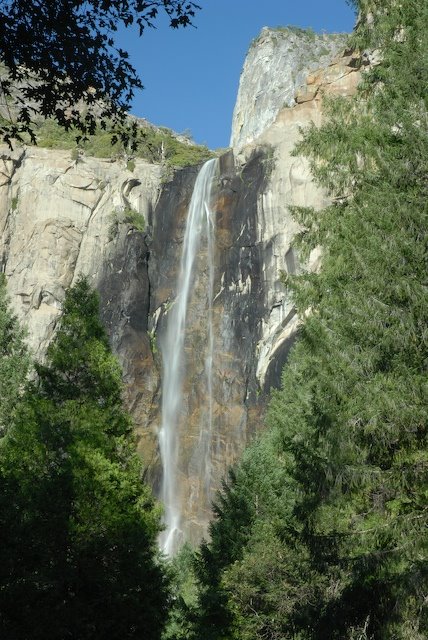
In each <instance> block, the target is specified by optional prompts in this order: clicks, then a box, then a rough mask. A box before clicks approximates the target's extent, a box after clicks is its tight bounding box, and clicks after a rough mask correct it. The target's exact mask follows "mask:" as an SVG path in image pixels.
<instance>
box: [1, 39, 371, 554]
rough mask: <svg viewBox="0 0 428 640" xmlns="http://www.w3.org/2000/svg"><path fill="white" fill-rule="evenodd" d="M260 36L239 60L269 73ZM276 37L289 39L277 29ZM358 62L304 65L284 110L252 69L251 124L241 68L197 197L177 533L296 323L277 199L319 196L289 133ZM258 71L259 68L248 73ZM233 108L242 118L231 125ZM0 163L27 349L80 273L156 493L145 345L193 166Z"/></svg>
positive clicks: (348, 87) (258, 403) (201, 510)
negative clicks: (209, 242) (213, 167)
mask: <svg viewBox="0 0 428 640" xmlns="http://www.w3.org/2000/svg"><path fill="white" fill-rule="evenodd" d="M275 33H276V32H270V31H267V30H264V31H263V32H262V36H261V38H260V39H259V41H258V42H259V44H258V45H257V43H256V45H253V47H252V49H251V50H250V56H252V59H253V63H254V64H255V62H254V61H257V60H261V59H262V58H263V56H264V57H266V55H268V54H267V51H271V53H269V56H272V60H271V61H270V62H269V65H270V66H269V65H268V67H267V68H268V69H269V68H271V69H273V68H276V67H275V65H276V62H275V59H274V58H275V55H276V53H277V52H278V50H277V49H275V48H273V45H272V44H269V42H270V41H271V40H272V39H273V37H274V36H273V35H272V34H275ZM278 37H281V38H283V37H284V36H283V34H282V33H281V35H280V36H278ZM299 37H300V36H299ZM285 40H286V42H287V43H288V44H287V46H289V45H290V35H289V34H288V35H287V37H286V38H285ZM317 42H318V40H317ZM316 46H317V47H318V46H321V45H320V44H316ZM334 46H336V44H334ZM334 46H333V45H332V47H333V48H334ZM267 47H272V48H271V49H268V48H267ZM281 51H282V50H281ZM283 55H285V54H283V53H281V56H283ZM325 55H327V54H325ZM328 55H330V49H329V54H328ZM263 59H264V58H263ZM282 59H283V57H281V60H282ZM248 64H249V63H248V62H247V63H246V65H247V66H246V68H248ZM257 64H258V63H257ZM266 64H267V63H266ZM358 66H359V62H358V60H357V58H355V57H353V56H352V55H348V56H339V57H337V58H336V59H334V60H333V61H332V62H331V63H330V65H329V66H327V67H326V68H324V69H323V70H321V71H316V72H313V73H312V74H310V75H308V76H307V79H306V83H305V84H304V85H303V87H301V88H300V89H299V91H298V92H297V95H296V98H295V101H294V103H293V104H292V105H291V98H287V100H289V101H290V105H291V106H287V107H285V108H280V107H282V103H281V104H279V102H278V100H279V98H278V96H279V93H278V91H277V88H278V82H277V80H278V77H279V72H278V73H274V74H273V78H272V87H271V85H270V83H269V81H268V80H269V75H268V72H267V71H266V72H263V73H262V74H261V75H264V76H265V85H264V92H265V94H266V96H265V97H264V98H263V99H264V100H267V102H269V101H270V105H271V107H272V108H271V107H266V109H267V111H268V114H267V116H266V119H265V120H263V117H264V116H263V117H262V112H263V108H264V107H263V108H262V107H261V111H260V110H259V111H257V113H256V112H255V111H252V101H249V98H247V103H245V95H247V96H251V95H253V94H254V87H253V88H251V86H252V85H251V82H252V80H250V79H248V82H249V83H250V85H249V86H246V84H245V81H244V80H245V77H247V76H248V71H244V73H243V76H242V79H241V88H240V103H239V105H240V106H239V108H238V107H237V109H236V111H235V125H234V126H235V134H234V140H235V148H234V149H233V150H232V151H231V152H229V153H228V154H226V155H225V156H223V157H222V158H221V159H220V169H219V175H218V177H217V181H216V185H215V189H214V200H213V202H212V207H213V209H214V213H215V220H216V222H215V225H216V247H215V274H214V291H213V299H214V304H213V326H214V331H213V336H214V337H213V339H214V359H213V379H212V437H211V438H210V445H209V447H210V456H209V464H208V465H206V464H202V462H201V460H202V458H201V455H200V451H201V442H202V437H201V433H203V430H204V429H206V406H207V393H208V390H207V384H206V381H205V378H204V376H203V375H201V371H202V364H201V362H202V360H203V357H204V346H203V345H204V344H206V340H207V328H206V300H207V287H208V273H207V269H206V267H204V264H205V262H204V261H203V260H202V257H203V254H204V252H205V253H206V250H207V249H206V247H205V246H204V245H203V244H202V245H201V249H200V258H201V262H200V263H198V264H199V266H198V268H197V275H196V277H195V282H194V284H193V294H192V297H191V300H190V302H189V313H188V322H187V325H188V326H187V328H186V339H185V363H184V366H185V381H184V397H183V406H182V414H181V416H180V426H179V447H178V448H179V451H178V453H179V463H178V464H179V473H178V477H179V482H180V492H179V493H180V501H181V512H182V529H183V533H184V537H185V538H187V539H189V540H191V541H192V542H193V543H196V542H198V541H199V540H200V538H201V536H203V535H206V533H207V525H208V521H209V518H210V515H211V509H210V505H211V500H212V498H213V496H214V494H215V491H216V489H217V488H218V487H219V485H220V481H221V478H222V477H223V476H224V475H225V473H226V472H227V468H228V467H229V466H230V465H231V464H233V463H234V462H235V461H236V460H237V458H238V457H239V455H240V454H241V452H242V450H243V448H244V447H245V445H246V444H247V442H248V440H249V439H250V438H251V436H252V435H253V434H254V433H255V432H256V431H257V429H258V428H260V425H261V424H262V416H263V410H264V405H265V400H266V397H267V392H268V391H269V389H270V388H271V387H272V386H276V385H278V384H279V380H280V373H281V370H282V366H283V364H284V362H285V360H286V358H287V355H288V352H289V349H290V347H291V345H292V343H293V340H294V339H295V336H296V332H297V329H298V318H297V317H296V314H295V312H294V309H293V306H292V303H291V301H290V298H289V295H288V292H287V290H286V288H285V286H284V284H283V280H284V279H283V274H284V273H294V272H295V271H296V270H297V269H299V268H301V266H302V265H299V263H298V257H297V255H296V254H295V253H294V250H293V248H292V240H293V237H294V236H295V234H296V232H297V231H298V228H297V225H296V223H295V222H294V220H293V219H292V217H291V214H290V212H289V207H290V206H291V205H302V206H314V207H316V208H321V207H323V206H324V205H325V204H326V202H327V200H326V197H325V194H323V193H322V192H321V191H320V190H319V189H318V188H317V187H316V186H315V185H314V184H313V182H312V179H311V176H310V172H309V167H308V164H307V162H306V160H304V159H303V158H299V157H294V156H292V155H291V151H292V149H293V147H294V144H295V142H296V141H297V140H298V139H299V136H300V127H305V126H307V125H309V124H310V123H311V122H315V123H316V124H318V123H319V122H320V121H321V117H322V96H323V95H324V93H326V92H330V93H340V94H344V95H347V94H351V93H353V92H354V91H355V87H356V85H357V83H358V81H359V78H360V70H359V68H358ZM279 68H280V67H278V69H279ZM262 71H263V69H262ZM258 73H259V67H257V69H255V74H254V75H257V74H258ZM299 73H300V72H299ZM246 74H247V76H246ZM301 74H302V77H303V69H302V70H301ZM283 82H284V83H285V85H287V87H289V90H290V91H291V87H292V88H293V91H294V87H295V86H296V85H298V84H300V76H298V78H297V80H296V77H294V78H288V79H287V68H285V69H284V72H283ZM252 92H253V94H252ZM282 99H283V98H281V100H282ZM259 104H261V103H260V101H259ZM252 113H253V114H255V115H254V118H253V120H252V115H251V114H252ZM239 114H241V115H239ZM242 114H249V115H248V119H247V115H245V118H246V124H245V126H243V127H240V126H239V118H242ZM246 140H250V142H249V143H248V144H245V141H246ZM0 161H1V166H0V233H1V234H2V250H1V261H2V269H3V271H4V272H5V273H6V275H7V279H8V288H9V292H10V296H11V300H12V304H13V307H14V310H15V312H16V313H17V314H18V315H19V317H20V318H21V319H22V320H23V321H24V322H25V324H26V325H27V327H28V331H29V342H30V345H31V347H32V349H33V352H34V354H35V356H36V357H39V358H43V354H44V352H45V350H46V347H47V345H48V343H49V341H50V339H51V337H52V335H53V332H54V330H55V325H56V323H57V321H58V318H59V315H60V313H61V303H62V300H63V298H64V292H65V290H66V289H67V287H69V286H70V285H71V284H72V283H73V282H74V281H75V280H76V278H77V277H78V275H79V274H80V273H82V274H85V275H87V276H88V277H89V279H90V281H91V282H92V283H93V284H94V286H95V287H97V288H98V290H99V292H100V298H101V314H102V318H103V321H104V323H105V326H106V327H107V330H108V332H109V335H110V339H111V342H112V346H113V348H114V350H115V352H116V353H117V354H118V356H119V359H120V361H121V364H122V367H123V369H124V377H125V382H126V389H127V391H126V401H127V404H128V407H129V409H130V410H131V412H132V413H133V416H134V419H135V422H136V429H137V432H138V434H139V436H140V440H139V447H140V451H141V455H142V457H143V459H144V461H145V463H146V466H147V467H148V477H149V479H150V480H151V482H152V484H153V487H154V489H155V491H156V492H159V488H160V484H161V478H162V464H161V460H160V457H159V447H158V441H157V437H158V432H159V427H160V394H161V379H162V363H161V358H160V354H159V351H158V348H157V342H158V341H159V340H162V335H163V332H164V330H165V322H166V318H167V316H168V311H169V309H170V308H171V305H172V304H174V300H175V296H176V293H177V292H176V290H175V289H176V281H177V273H178V269H179V261H180V255H181V249H182V244H183V235H184V228H185V222H186V215H187V208H188V205H189V201H190V197H191V194H192V190H193V185H194V182H195V179H196V175H197V172H198V169H197V168H189V169H183V170H181V171H178V172H176V173H175V175H174V177H173V178H172V180H171V181H169V182H167V183H166V184H164V183H163V180H162V168H161V167H160V166H156V165H150V164H147V163H145V162H143V161H139V160H137V161H136V167H135V169H134V171H133V172H130V171H128V170H127V169H126V167H125V166H124V165H121V164H120V163H118V162H117V163H112V162H110V161H102V160H95V159H91V158H80V159H79V160H78V161H77V162H76V161H75V160H72V158H71V157H70V153H69V152H60V151H48V150H43V149H34V148H27V149H25V150H16V151H15V152H14V153H10V152H9V151H8V150H7V149H2V150H1V152H0ZM130 209H132V210H134V211H136V212H138V213H139V214H141V215H142V216H144V219H145V223H146V228H145V231H144V232H142V231H138V230H137V229H136V228H135V226H133V225H132V224H131V223H129V222H127V221H126V220H127V211H129V210H130ZM128 218H129V216H128ZM319 262H320V252H319V251H314V252H313V255H312V256H311V257H310V261H309V265H306V267H308V268H310V269H317V268H318V265H319Z"/></svg>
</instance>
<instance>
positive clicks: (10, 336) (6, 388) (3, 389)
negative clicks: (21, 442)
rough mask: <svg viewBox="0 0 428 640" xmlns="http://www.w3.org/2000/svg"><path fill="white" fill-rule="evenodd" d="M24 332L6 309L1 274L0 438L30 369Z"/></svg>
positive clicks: (5, 294)
mask: <svg viewBox="0 0 428 640" xmlns="http://www.w3.org/2000/svg"><path fill="white" fill-rule="evenodd" d="M29 365H30V358H29V355H28V350H27V347H26V344H25V332H24V331H23V329H22V328H21V327H20V326H19V323H18V321H17V319H16V317H15V316H14V315H13V314H12V313H11V311H10V309H9V301H8V297H7V293H6V280H5V277H4V275H3V274H1V275H0V437H1V436H2V435H3V434H4V433H5V431H6V430H7V428H8V427H9V426H10V423H11V421H12V419H13V414H14V411H15V407H16V405H17V402H18V399H19V396H20V391H21V390H22V389H23V387H24V384H25V380H26V377H27V373H28V370H29Z"/></svg>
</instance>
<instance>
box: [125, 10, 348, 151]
mask: <svg viewBox="0 0 428 640" xmlns="http://www.w3.org/2000/svg"><path fill="white" fill-rule="evenodd" d="M196 2H197V3H198V4H199V5H200V6H201V7H202V10H201V11H199V12H198V14H197V16H196V18H195V20H194V22H195V25H196V27H197V28H195V29H194V28H186V29H180V30H172V29H169V28H168V26H167V23H166V22H165V21H164V20H159V21H158V23H157V24H158V28H157V29H148V30H146V31H145V32H144V34H143V36H142V38H138V37H137V36H136V35H135V34H134V33H133V32H132V31H129V30H127V31H126V32H121V34H120V44H121V45H122V47H123V48H125V49H127V51H129V53H130V56H131V62H132V64H133V65H134V67H135V68H136V69H137V71H138V74H139V75H140V77H141V79H142V82H143V84H144V86H145V89H144V91H142V92H139V93H138V95H137V96H136V98H135V100H134V103H133V106H132V109H131V111H132V113H134V114H135V115H137V116H141V117H144V118H147V119H148V120H149V121H150V122H153V123H154V124H157V125H161V126H166V127H170V128H171V129H174V130H175V131H177V132H179V133H181V132H183V131H185V130H190V131H191V133H192V135H193V138H194V140H195V141H196V142H198V143H201V144H202V143H203V144H207V145H208V146H209V147H210V148H212V149H215V148H218V147H227V146H228V144H229V138H230V126H231V121H232V112H233V107H234V104H235V100H236V95H237V91H238V84H239V75H240V72H241V69H242V65H243V62H244V58H245V54H246V52H247V50H248V47H249V45H250V42H251V40H252V39H253V38H254V37H256V36H257V35H258V34H259V33H260V31H261V29H262V27H264V26H269V27H276V26H285V25H295V26H299V27H311V28H312V29H314V30H315V31H317V32H320V33H321V32H323V31H325V32H341V31H348V32H349V31H351V30H352V28H353V26H354V23H355V15H354V12H353V10H352V9H351V8H350V7H349V6H348V4H347V3H346V0H196Z"/></svg>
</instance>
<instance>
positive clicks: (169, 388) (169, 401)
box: [159, 159, 218, 556]
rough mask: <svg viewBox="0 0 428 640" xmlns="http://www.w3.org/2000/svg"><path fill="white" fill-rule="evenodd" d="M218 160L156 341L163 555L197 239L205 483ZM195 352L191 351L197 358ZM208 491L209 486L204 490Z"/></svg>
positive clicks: (169, 544) (170, 525) (203, 188)
mask: <svg viewBox="0 0 428 640" xmlns="http://www.w3.org/2000/svg"><path fill="white" fill-rule="evenodd" d="M217 165H218V161H217V159H212V160H208V162H206V163H205V164H204V165H203V167H202V168H201V170H200V172H199V174H198V176H197V178H196V182H195V187H194V190H193V194H192V199H191V201H190V205H189V211H188V215H187V222H186V231H185V234H184V241H183V249H182V255H181V263H180V271H179V276H178V280H177V285H176V299H175V301H174V303H173V305H172V307H171V308H170V310H169V312H168V314H167V316H166V328H165V332H164V335H163V337H162V339H161V340H160V349H161V354H162V362H163V380H162V418H161V420H162V421H161V428H160V432H159V448H160V454H161V461H162V488H161V498H162V501H163V503H164V509H165V515H164V525H165V531H164V532H163V533H162V535H161V538H160V545H161V548H162V550H163V551H164V553H165V554H166V555H169V556H171V555H172V554H173V553H174V552H175V551H176V549H177V547H178V546H179V544H180V542H182V530H181V524H182V505H181V500H180V482H179V473H178V460H179V438H178V429H179V418H180V412H181V409H182V403H183V375H184V368H185V363H184V355H185V354H184V341H185V331H186V318H187V308H188V303H189V295H190V293H191V288H192V286H193V284H194V280H195V273H194V272H195V260H196V257H197V254H198V250H199V248H200V245H201V242H202V241H206V243H207V262H208V264H207V265H206V267H207V272H208V296H207V311H206V319H207V323H208V326H207V337H208V338H207V341H208V344H207V345H206V352H205V353H206V356H205V365H204V371H205V377H206V389H207V397H208V405H209V406H208V412H207V421H206V424H204V427H203V429H202V428H201V432H200V437H199V443H198V449H199V452H198V455H199V456H202V457H203V461H202V465H201V469H203V473H204V479H203V480H204V483H205V486H206V487H208V486H209V483H210V461H209V459H210V448H211V444H210V440H211V434H212V419H213V398H212V368H213V348H214V333H213V310H212V301H213V285H214V221H213V216H212V213H211V207H210V200H211V191H212V184H213V180H214V176H215V174H216V171H217ZM199 356H200V354H195V357H196V358H198V357H199ZM207 490H208V489H207Z"/></svg>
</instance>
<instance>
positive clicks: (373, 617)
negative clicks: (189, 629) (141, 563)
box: [189, 0, 428, 640]
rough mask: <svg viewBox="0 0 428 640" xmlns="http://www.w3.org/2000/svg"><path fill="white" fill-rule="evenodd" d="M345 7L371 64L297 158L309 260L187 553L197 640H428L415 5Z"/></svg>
mask: <svg viewBox="0 0 428 640" xmlns="http://www.w3.org/2000/svg"><path fill="white" fill-rule="evenodd" d="M358 6H359V8H360V9H361V11H362V15H361V19H360V21H359V28H358V29H357V32H356V34H354V36H353V45H354V46H355V47H357V48H358V49H359V50H360V51H362V50H364V48H365V47H367V46H371V47H373V48H376V47H378V46H379V45H380V46H381V50H380V52H379V53H380V56H379V58H380V63H379V64H377V65H376V66H373V68H372V69H371V70H370V71H369V72H368V73H366V74H364V76H363V80H362V82H361V85H360V88H359V91H358V94H357V95H356V96H355V97H354V98H352V99H344V98H337V99H334V100H333V101H331V102H330V103H329V104H328V103H327V102H325V107H326V113H325V116H326V117H325V119H324V123H323V125H322V126H321V127H320V128H317V127H316V126H312V127H310V128H309V130H307V131H306V132H305V133H304V136H303V140H302V142H301V143H300V145H299V146H298V148H297V149H296V153H302V154H304V155H305V156H307V157H308V158H309V159H310V161H311V164H312V171H313V174H314V175H315V177H316V179H317V181H318V183H319V184H321V185H322V186H323V187H324V188H325V189H326V190H328V191H329V192H330V194H331V195H332V196H333V198H332V204H331V205H330V206H329V207H327V208H326V209H324V210H323V211H321V212H319V211H314V210H312V209H304V208H301V209H295V211H294V214H295V217H296V218H297V219H298V221H299V222H300V224H301V226H302V229H303V230H302V233H301V235H300V237H299V239H298V242H297V246H298V248H299V250H300V254H301V256H304V255H308V253H309V252H310V251H311V250H312V249H313V248H314V247H315V246H319V245H321V246H322V247H323V264H322V268H321V270H320V272H319V273H301V274H299V275H296V276H293V277H292V278H290V279H289V280H287V286H289V287H291V290H292V293H293V296H294V301H295V305H296V308H297V311H298V313H299V314H300V316H301V317H302V321H303V326H302V329H301V332H300V338H299V340H298V342H297V344H296V346H295V347H294V349H293V350H292V353H291V355H290V358H289V361H288V363H287V364H286V366H285V368H284V372H283V377H282V387H281V389H280V390H278V391H277V392H276V393H274V394H273V398H272V400H271V404H270V409H269V416H268V431H267V432H266V433H265V434H264V435H262V436H261V438H260V440H259V441H258V442H257V443H255V444H254V445H253V446H252V447H251V448H250V449H249V450H248V451H247V453H246V454H245V456H244V459H243V460H242V462H241V464H240V466H239V468H238V470H237V472H236V473H235V475H234V477H233V482H231V483H229V485H228V486H227V487H226V489H225V490H224V491H223V493H222V495H221V496H220V498H219V499H218V505H219V506H218V508H217V510H216V513H217V519H216V520H215V521H214V522H213V524H212V526H211V534H212V539H211V541H210V542H209V543H207V544H204V545H203V546H202V547H201V549H200V550H199V552H198V554H197V559H196V572H195V573H196V577H197V579H198V581H199V596H198V598H199V600H198V605H199V610H198V607H196V612H197V613H196V616H195V620H194V622H193V629H194V634H193V635H189V638H194V639H195V640H196V638H199V637H202V632H201V630H202V629H203V633H204V637H208V638H210V640H211V639H212V640H224V639H225V638H227V639H228V640H232V639H235V638H236V639H238V638H239V640H285V639H290V640H291V639H293V640H296V639H298V640H423V639H424V638H426V637H427V636H428V611H427V593H428V535H427V531H428V492H427V487H428V433H427V424H428V410H427V407H428V387H427V363H428V339H427V326H428V286H427V285H428V282H427V273H428V255H427V222H428V206H427V176H428V166H427V158H428V135H427V130H428V128H427V122H428V94H427V91H426V88H427V83H428V66H427V51H428V41H427V38H428V33H427V29H426V25H427V24H428V5H427V3H421V2H420V1H419V0H402V1H400V2H397V1H396V0H390V1H389V2H385V0H361V2H358ZM369 13H370V16H369ZM308 310H310V312H308ZM219 550H220V552H219Z"/></svg>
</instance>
